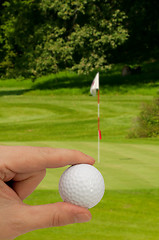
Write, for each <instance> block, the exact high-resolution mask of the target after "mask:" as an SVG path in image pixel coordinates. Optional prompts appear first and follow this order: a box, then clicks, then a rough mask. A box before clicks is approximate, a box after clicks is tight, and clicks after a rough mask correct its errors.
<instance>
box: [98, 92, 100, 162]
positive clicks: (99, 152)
mask: <svg viewBox="0 0 159 240" xmlns="http://www.w3.org/2000/svg"><path fill="white" fill-rule="evenodd" d="M99 102H100V101H99V89H98V163H100V136H99V134H100V112H99Z"/></svg>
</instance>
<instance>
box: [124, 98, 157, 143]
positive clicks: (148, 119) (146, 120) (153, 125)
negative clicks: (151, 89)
mask: <svg viewBox="0 0 159 240" xmlns="http://www.w3.org/2000/svg"><path fill="white" fill-rule="evenodd" d="M134 125H135V126H134V127H133V128H132V129H131V131H130V133H129V137H130V138H132V137H156V136H158V135H159V98H156V99H154V100H153V101H152V102H151V103H144V104H143V106H142V109H141V112H140V114H139V116H138V117H137V118H136V119H135V124H134Z"/></svg>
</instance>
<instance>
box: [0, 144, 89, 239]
mask: <svg viewBox="0 0 159 240" xmlns="http://www.w3.org/2000/svg"><path fill="white" fill-rule="evenodd" d="M78 163H87V164H94V159H93V158H91V157H89V156H87V155H85V154H83V153H81V152H79V151H76V150H67V149H53V148H43V147H13V146H0V240H9V239H14V238H15V237H17V236H19V235H21V234H24V233H26V232H29V231H33V230H35V229H40V228H47V227H53V226H63V225H67V224H72V223H80V222H87V221H89V220H90V219H91V214H90V212H89V211H88V210H87V209H85V208H82V207H79V206H75V205H73V204H69V203H64V202H59V203H54V204H46V205H40V206H29V205H27V204H24V203H23V200H24V199H25V198H26V197H27V196H28V195H30V194H31V193H32V192H33V191H34V189H35V188H36V187H37V185H38V184H39V183H40V182H41V181H42V179H43V178H44V176H45V173H46V168H58V167H63V166H66V165H74V164H78Z"/></svg>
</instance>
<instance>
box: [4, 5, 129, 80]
mask: <svg viewBox="0 0 159 240" xmlns="http://www.w3.org/2000/svg"><path fill="white" fill-rule="evenodd" d="M125 19H126V15H125V13H124V12H123V11H120V10H119V8H117V6H116V4H115V2H114V4H112V3H111V2H108V1H106V0H105V1H102V2H101V1H98V0H94V1H89V0H85V1H81V0H75V1H64V0H62V1H58V0H55V1H51V0H45V1H44V0H35V1H33V0H25V1H20V0H13V1H5V2H4V4H3V9H2V20H1V27H0V32H1V33H0V43H1V44H2V49H3V58H2V60H1V62H0V67H1V72H6V74H7V75H8V76H17V75H24V76H28V75H32V76H34V77H37V76H39V75H45V74H48V73H53V72H58V71H59V70H61V69H73V70H76V71H78V72H85V73H88V72H90V71H92V70H93V69H95V68H101V69H104V68H106V66H107V65H108V58H109V56H110V55H111V51H112V49H115V48H117V46H119V45H121V44H123V43H124V42H125V40H126V39H127V37H128V34H127V30H126V29H125V28H124V27H123V21H124V20H125Z"/></svg>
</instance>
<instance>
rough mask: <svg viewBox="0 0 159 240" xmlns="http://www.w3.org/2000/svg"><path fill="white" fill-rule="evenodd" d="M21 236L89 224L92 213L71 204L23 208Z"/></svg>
mask: <svg viewBox="0 0 159 240" xmlns="http://www.w3.org/2000/svg"><path fill="white" fill-rule="evenodd" d="M18 218H19V219H20V218H21V223H20V224H21V226H20V227H18V228H19V229H20V231H19V235H20V234H24V233H26V232H29V231H33V230H35V229H41V228H48V227H56V226H64V225H67V224H73V223H82V222H88V221H89V220H90V219H91V213H90V212H89V211H88V210H87V209H85V208H82V207H79V206H75V205H72V204H69V203H55V204H47V205H41V206H27V205H25V206H23V208H22V210H21V212H20V216H18Z"/></svg>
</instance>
